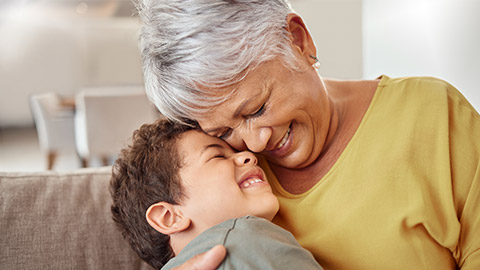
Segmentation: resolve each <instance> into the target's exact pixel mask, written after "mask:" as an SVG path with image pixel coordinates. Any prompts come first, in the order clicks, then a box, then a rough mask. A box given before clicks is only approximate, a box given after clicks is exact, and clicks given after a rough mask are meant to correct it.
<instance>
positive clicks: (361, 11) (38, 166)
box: [0, 0, 480, 171]
mask: <svg viewBox="0 0 480 270" xmlns="http://www.w3.org/2000/svg"><path fill="white" fill-rule="evenodd" d="M291 4H292V7H293V8H294V10H295V11H296V12H297V13H298V14H300V15H301V16H302V17H303V18H304V21H305V22H306V24H307V27H308V28H309V30H310V31H311V34H312V36H313V38H314V40H315V43H316V45H317V51H318V58H319V59H320V62H321V68H320V74H321V75H323V76H326V77H335V78H341V79H374V78H376V77H378V76H380V75H382V74H386V75H388V76H390V77H397V76H435V77H440V78H442V79H445V80H447V81H448V82H450V83H451V84H453V85H454V86H456V87H457V88H458V89H459V90H460V91H461V92H462V93H463V94H464V95H465V96H466V97H467V99H469V101H470V102H471V103H472V104H473V106H474V107H476V109H477V110H480V90H479V89H478V86H477V80H478V79H477V78H479V77H480V53H479V48H480V30H479V29H480V17H479V16H477V14H476V13H478V11H479V10H480V1H477V0H415V1H414V0H291ZM139 27H140V22H139V19H138V17H137V16H135V14H134V6H133V4H132V2H131V1H130V0H83V1H82V0H0V171H37V170H44V169H45V168H46V166H47V165H46V164H47V156H46V155H45V153H44V151H43V150H42V149H41V148H40V145H39V141H38V136H37V135H38V134H37V130H36V128H35V122H34V118H33V114H32V108H31V103H30V101H29V100H30V98H31V97H32V95H36V94H41V93H46V92H54V93H56V94H57V95H58V96H59V97H60V98H61V99H66V100H70V99H72V98H73V97H75V95H77V94H78V93H79V92H80V91H82V90H84V89H86V88H88V89H97V90H98V91H103V90H102V89H105V88H111V87H117V86H121V87H128V86H132V87H139V86H141V85H142V84H143V78H142V71H141V63H140V53H139V49H138V45H137V44H138V31H139ZM105 110H107V108H106V107H105ZM108 128H109V127H108V126H105V129H108ZM102 164H103V163H101V162H98V161H97V162H91V163H90V164H89V166H101V165H102ZM80 166H82V163H81V159H80V158H79V156H78V153H74V152H71V153H62V154H61V155H59V156H58V157H57V159H56V163H55V166H54V167H53V169H55V170H70V169H75V168H78V167H80Z"/></svg>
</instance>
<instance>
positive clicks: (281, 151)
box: [268, 125, 293, 157]
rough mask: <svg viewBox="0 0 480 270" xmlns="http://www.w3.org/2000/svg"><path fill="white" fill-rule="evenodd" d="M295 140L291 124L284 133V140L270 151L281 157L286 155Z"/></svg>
mask: <svg viewBox="0 0 480 270" xmlns="http://www.w3.org/2000/svg"><path fill="white" fill-rule="evenodd" d="M292 141H293V135H292V125H290V126H289V127H288V129H287V132H285V135H283V138H282V140H281V141H280V142H279V143H278V144H277V145H276V146H275V148H274V149H273V150H271V151H268V152H269V153H270V154H271V155H273V156H277V157H281V156H283V155H285V154H286V153H287V152H288V151H289V150H290V148H291V146H292Z"/></svg>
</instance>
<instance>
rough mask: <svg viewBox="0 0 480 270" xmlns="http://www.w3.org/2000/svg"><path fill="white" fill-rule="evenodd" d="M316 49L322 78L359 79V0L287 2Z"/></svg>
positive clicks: (360, 69)
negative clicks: (307, 31)
mask: <svg viewBox="0 0 480 270" xmlns="http://www.w3.org/2000/svg"><path fill="white" fill-rule="evenodd" d="M291 5H292V7H293V9H294V10H295V12H297V13H298V14H299V15H301V16H302V18H303V19H304V22H305V24H306V25H307V28H308V29H309V31H310V33H311V35H312V37H313V39H314V41H315V44H316V46H317V56H318V58H319V60H320V63H321V67H320V70H319V71H320V74H321V75H322V76H327V77H334V78H339V79H360V78H361V77H362V75H363V71H362V68H363V63H362V1H361V0H291Z"/></svg>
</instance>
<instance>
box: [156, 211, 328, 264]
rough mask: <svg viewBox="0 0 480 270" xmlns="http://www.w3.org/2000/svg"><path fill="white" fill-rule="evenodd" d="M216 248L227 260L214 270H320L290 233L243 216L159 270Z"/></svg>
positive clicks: (206, 234)
mask: <svg viewBox="0 0 480 270" xmlns="http://www.w3.org/2000/svg"><path fill="white" fill-rule="evenodd" d="M218 244H220V245H224V246H225V247H226V248H227V256H226V258H225V260H224V261H223V262H222V264H220V266H219V267H218V268H217V269H222V270H225V269H262V270H268V269H272V270H273V269H323V268H322V267H321V266H320V265H319V264H318V263H317V261H315V259H314V258H313V255H312V254H311V253H310V252H309V251H308V250H306V249H304V248H302V247H301V246H300V245H299V244H298V242H297V241H296V240H295V238H294V237H293V235H292V234H291V233H290V232H288V231H286V230H284V229H282V228H281V227H279V226H277V225H275V224H273V223H272V222H270V221H268V220H266V219H263V218H258V217H252V216H246V217H242V218H235V219H230V220H227V221H225V222H222V223H220V224H218V225H216V226H214V227H212V228H210V229H208V230H206V231H205V232H203V233H202V234H200V235H199V236H197V237H196V238H195V239H193V240H192V241H191V242H190V243H189V244H188V245H187V246H186V247H185V248H184V249H183V250H182V251H181V252H180V254H178V256H176V257H175V258H173V259H171V260H170V261H169V262H168V263H167V264H166V265H165V266H164V267H163V268H162V270H163V269H171V268H173V267H177V266H180V265H182V264H183V263H184V262H186V261H187V260H188V259H190V258H192V257H193V256H195V255H197V254H200V253H203V252H205V251H208V250H209V249H210V248H212V247H213V246H215V245H218Z"/></svg>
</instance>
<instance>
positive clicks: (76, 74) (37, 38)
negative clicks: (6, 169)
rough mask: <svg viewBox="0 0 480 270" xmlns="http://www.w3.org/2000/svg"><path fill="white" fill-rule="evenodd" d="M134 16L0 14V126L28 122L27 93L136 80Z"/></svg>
mask: <svg viewBox="0 0 480 270" xmlns="http://www.w3.org/2000/svg"><path fill="white" fill-rule="evenodd" d="M139 26H140V24H139V21H138V19H137V18H132V17H119V18H115V17H110V18H109V17H104V18H101V17H98V18H88V19H78V18H77V19H75V18H65V17H55V16H49V14H48V13H45V14H42V13H35V14H28V13H27V14H19V16H11V17H6V16H3V17H2V16H0V37H1V42H0V78H1V79H0V127H9V126H28V125H32V124H33V120H32V117H31V112H30V109H29V106H28V96H29V95H30V94H32V93H39V92H47V91H55V92H57V93H59V94H60V95H63V96H72V95H74V94H75V93H76V92H77V91H78V89H80V88H81V87H85V86H104V85H119V84H121V85H126V84H127V85H128V84H142V83H143V79H142V72H141V64H140V53H139V50H138V46H137V40H138V28H139Z"/></svg>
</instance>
